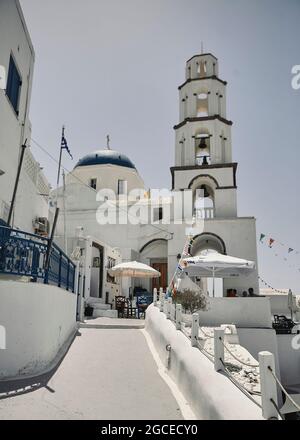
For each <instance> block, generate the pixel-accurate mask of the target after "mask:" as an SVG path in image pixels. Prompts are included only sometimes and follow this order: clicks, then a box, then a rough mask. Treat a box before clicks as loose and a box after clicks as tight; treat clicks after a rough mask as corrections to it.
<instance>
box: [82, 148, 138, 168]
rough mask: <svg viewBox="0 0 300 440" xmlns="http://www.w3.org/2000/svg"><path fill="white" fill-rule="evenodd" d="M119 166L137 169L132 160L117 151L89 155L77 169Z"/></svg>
mask: <svg viewBox="0 0 300 440" xmlns="http://www.w3.org/2000/svg"><path fill="white" fill-rule="evenodd" d="M106 164H111V165H118V166H120V167H127V168H135V166H134V164H133V163H132V162H131V160H130V159H129V158H128V157H127V156H125V154H122V153H119V152H118V151H115V150H97V151H93V153H90V154H87V155H86V156H84V157H83V158H82V159H80V160H79V161H78V163H77V164H76V166H75V168H76V167H82V166H87V165H106Z"/></svg>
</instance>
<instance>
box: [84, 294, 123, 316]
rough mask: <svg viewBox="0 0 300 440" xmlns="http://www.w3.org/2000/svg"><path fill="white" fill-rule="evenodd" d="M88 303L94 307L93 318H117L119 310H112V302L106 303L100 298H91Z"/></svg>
mask: <svg viewBox="0 0 300 440" xmlns="http://www.w3.org/2000/svg"><path fill="white" fill-rule="evenodd" d="M88 304H89V305H90V306H91V307H93V309H94V311H93V318H102V317H104V318H117V317H118V311H117V310H112V309H111V307H110V304H104V303H103V301H102V300H101V299H99V298H89V300H88Z"/></svg>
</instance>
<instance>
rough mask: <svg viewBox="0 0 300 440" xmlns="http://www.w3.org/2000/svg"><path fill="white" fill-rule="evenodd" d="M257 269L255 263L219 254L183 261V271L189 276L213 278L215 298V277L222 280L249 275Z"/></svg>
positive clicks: (199, 256)
mask: <svg viewBox="0 0 300 440" xmlns="http://www.w3.org/2000/svg"><path fill="white" fill-rule="evenodd" d="M254 269H255V263H254V261H248V260H244V259H243V258H237V257H231V256H229V255H222V254H219V253H217V252H216V253H210V254H207V255H197V256H195V257H190V258H185V259H184V260H183V270H184V271H185V272H186V274H187V275H189V276H202V277H211V276H212V278H213V296H215V276H216V275H217V276H218V277H220V278H230V277H237V276H240V275H244V276H245V275H249V274H250V273H251V272H253V270H254Z"/></svg>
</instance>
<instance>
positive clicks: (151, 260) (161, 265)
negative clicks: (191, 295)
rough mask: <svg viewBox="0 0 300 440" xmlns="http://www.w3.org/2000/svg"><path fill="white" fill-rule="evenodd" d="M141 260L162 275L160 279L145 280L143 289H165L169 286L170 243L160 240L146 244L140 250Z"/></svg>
mask: <svg viewBox="0 0 300 440" xmlns="http://www.w3.org/2000/svg"><path fill="white" fill-rule="evenodd" d="M140 260H141V262H143V263H146V264H148V265H149V266H151V267H153V268H154V269H156V270H158V271H159V272H160V273H161V276H160V277H159V278H153V279H152V280H144V281H143V284H144V286H143V287H146V288H147V289H148V290H151V291H152V290H153V288H154V287H156V288H157V289H159V287H163V288H164V289H165V288H166V287H167V286H168V242H167V240H166V239H162V238H158V239H154V240H151V241H149V242H148V243H146V244H145V245H144V246H143V247H142V248H141V250H140Z"/></svg>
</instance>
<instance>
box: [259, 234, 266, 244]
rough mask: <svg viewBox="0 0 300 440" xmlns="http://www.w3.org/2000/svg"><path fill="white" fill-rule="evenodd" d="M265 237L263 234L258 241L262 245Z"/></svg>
mask: <svg viewBox="0 0 300 440" xmlns="http://www.w3.org/2000/svg"><path fill="white" fill-rule="evenodd" d="M265 236H266V235H265V234H260V238H259V241H260V242H261V243H263V240H264V238H265Z"/></svg>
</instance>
